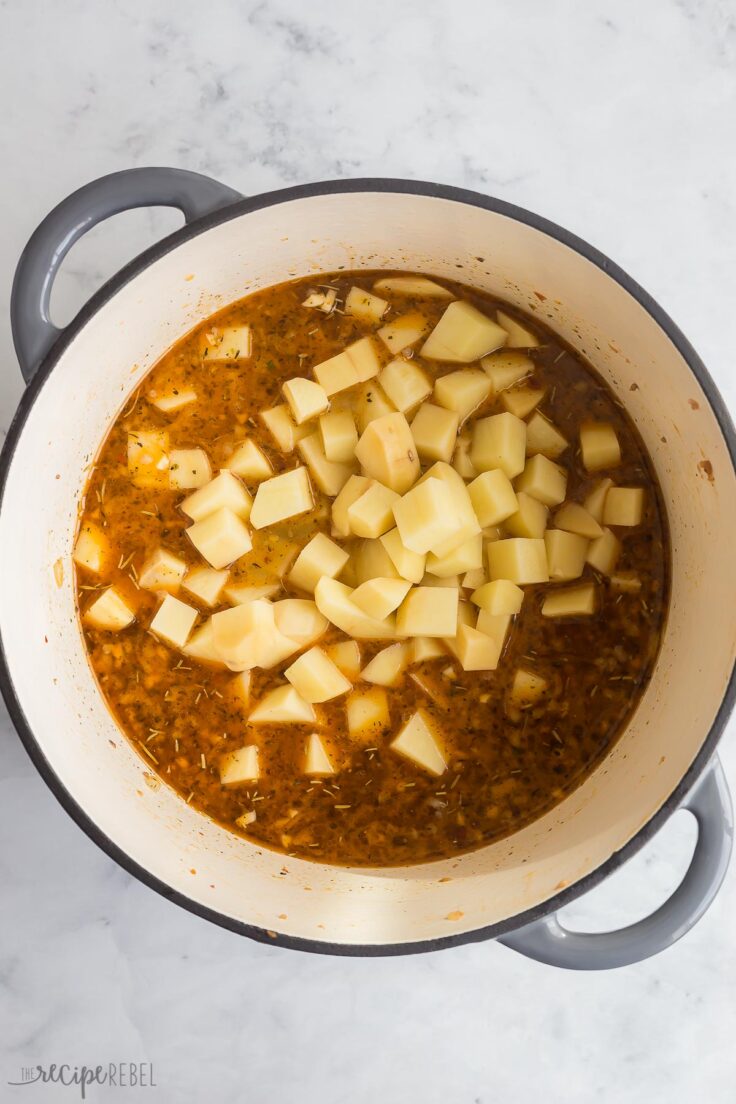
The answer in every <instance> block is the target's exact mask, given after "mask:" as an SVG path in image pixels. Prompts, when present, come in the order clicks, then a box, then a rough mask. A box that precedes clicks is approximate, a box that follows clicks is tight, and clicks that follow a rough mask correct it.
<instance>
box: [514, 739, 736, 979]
mask: <svg viewBox="0 0 736 1104" xmlns="http://www.w3.org/2000/svg"><path fill="white" fill-rule="evenodd" d="M681 808H683V809H689V810H690V812H691V813H692V814H693V815H694V817H695V819H696V820H697V822H698V839H697V843H696V844H695V851H694V853H693V857H692V861H691V862H690V866H689V867H688V869H687V873H686V874H685V877H684V878H683V879H682V881H681V882H680V885H679V886H678V887H677V889H676V890H675V892H674V893H673V894H672V896H671V897H670V898H669V899H668V900H667V901H665V903H664V904H663V905H662V906H661V907H660V908H658V909H657V911H656V912H653V913H652V915H651V916H647V917H646V918H645V919H644V920H640V921H639V922H638V923H637V924H631V925H630V927H628V928H621V929H619V930H618V931H612V932H601V933H595V934H586V933H583V932H573V931H569V930H568V929H567V928H564V927H563V926H562V924H561V923H560V921H559V919H558V917H557V914H556V913H552V915H550V916H546V917H544V918H543V919H542V920H536V921H534V923H532V924H527V926H526V927H524V928H519V929H518V930H517V931H514V932H511V933H510V934H509V935H504V936H502V937H501V938H500V939H499V940H498V942H499V943H503V944H504V945H505V946H506V947H511V948H512V950H514V951H518V952H519V953H520V954H523V955H526V956H527V958H534V959H536V960H537V962H544V963H545V964H546V965H548V966H560V967H562V968H564V969H566V970H613V969H615V968H616V967H618V966H630V965H631V964H632V963H634V962H641V961H643V960H644V959H645V958H650V957H651V955H655V954H659V952H660V951H663V950H665V949H666V948H667V947H670V946H671V945H672V944H673V943H676V942H677V940H678V939H681V938H682V936H683V935H685V934H686V933H687V932H688V931H689V930H690V928H692V927H693V925H694V924H696V923H697V922H698V920H699V919H700V918H701V916H702V915H703V913H704V912H705V911H706V909H707V908H708V906H709V905H710V904H711V902H712V901H713V898H714V897H715V896H716V894H717V893H718V890H719V889H720V886H721V882H722V881H723V878H724V875H725V873H726V868H727V866H728V860H729V858H730V855H731V846H732V843H733V810H732V807H731V795H730V794H729V792H728V784H727V783H726V779H725V776H724V773H723V768H722V766H721V764H720V760H719V759H718V758H717V757H716V758H715V759H714V760H713V762H712V764H711V765H710V767H709V768H708V770H707V771H706V774H705V775H704V777H703V778H702V779H701V780H700V781H699V782H698V784H697V786H696V787H695V789H694V790H693V791H692V792H691V793H690V794H689V795H688V796H687V798H686V799H685V801H683V803H682V806H681Z"/></svg>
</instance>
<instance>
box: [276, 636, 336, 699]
mask: <svg viewBox="0 0 736 1104" xmlns="http://www.w3.org/2000/svg"><path fill="white" fill-rule="evenodd" d="M284 675H285V677H286V678H287V679H288V680H289V682H290V683H291V685H292V686H293V687H294V689H295V690H296V691H297V693H298V694H300V695H301V697H302V698H303V699H304V701H307V702H311V703H315V702H326V701H332V699H333V698H338V697H339V696H340V695H341V694H347V693H348V691H350V690H352V688H353V685H352V683H351V682H349V681H348V680H347V679H346V678H345V676H344V675H343V673H342V671H340V670H339V668H338V667H336V666H335V664H334V663H333V662H332V660H331V659H330V658H329V656H327V655H325V653H324V652H323V651H322V649H321V648H310V649H309V651H308V652H304V654H303V655H300V656H299V658H298V659H295V660H294V662H293V663H292V664H291V666H290V667H287V668H286V670H285V671H284Z"/></svg>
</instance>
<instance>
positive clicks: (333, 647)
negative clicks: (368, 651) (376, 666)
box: [325, 640, 360, 682]
mask: <svg viewBox="0 0 736 1104" xmlns="http://www.w3.org/2000/svg"><path fill="white" fill-rule="evenodd" d="M325 655H328V656H329V657H330V659H331V660H332V662H333V663H334V664H335V666H336V667H339V668H340V670H341V671H342V673H343V674H344V675H345V677H346V678H349V679H352V680H353V682H355V680H356V679H357V678H358V676H359V675H360V647H359V645H358V642H357V640H340V641H338V643H337V644H329V645H327V647H326V648H325Z"/></svg>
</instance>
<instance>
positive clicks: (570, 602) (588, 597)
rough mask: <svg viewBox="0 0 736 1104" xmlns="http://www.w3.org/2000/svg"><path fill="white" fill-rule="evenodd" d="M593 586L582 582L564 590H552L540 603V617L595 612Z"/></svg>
mask: <svg viewBox="0 0 736 1104" xmlns="http://www.w3.org/2000/svg"><path fill="white" fill-rule="evenodd" d="M595 605H596V599H595V586H594V584H593V583H582V584H581V585H580V586H576V587H565V588H564V590H553V591H552V592H551V593H549V594H547V595H546V597H545V599H544V602H543V603H542V617H584V616H585V617H587V616H589V615H590V614H592V613H595Z"/></svg>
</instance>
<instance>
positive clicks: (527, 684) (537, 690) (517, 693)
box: [509, 667, 548, 709]
mask: <svg viewBox="0 0 736 1104" xmlns="http://www.w3.org/2000/svg"><path fill="white" fill-rule="evenodd" d="M547 686H548V683H547V680H546V679H545V678H542V676H541V675H537V674H535V672H534V671H528V670H527V669H526V668H525V667H519V668H518V669H517V670H516V672H515V674H514V681H513V682H512V684H511V689H510V690H509V701H510V702H511V703H512V704H513V705H515V706H517V707H518V708H519V709H526V708H527V707H528V706H530V705H534V703H535V702H537V701H539V699H540V698H541V696H542V694H543V693H544V692H545V690H546V689H547Z"/></svg>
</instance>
